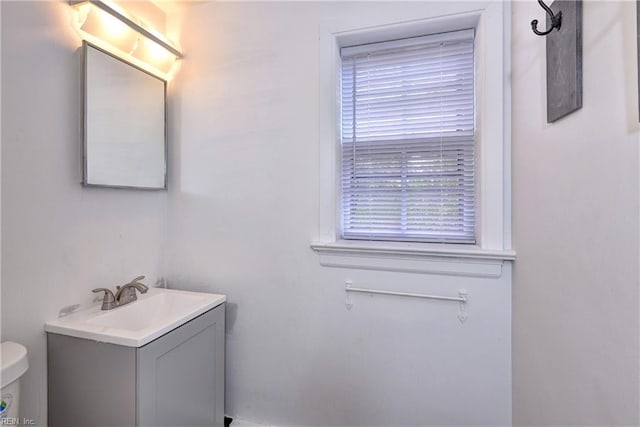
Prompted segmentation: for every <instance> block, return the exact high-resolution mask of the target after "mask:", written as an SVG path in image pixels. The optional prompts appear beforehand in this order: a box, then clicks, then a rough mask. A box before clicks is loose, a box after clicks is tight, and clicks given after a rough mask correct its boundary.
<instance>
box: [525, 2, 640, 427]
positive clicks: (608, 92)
mask: <svg viewBox="0 0 640 427" xmlns="http://www.w3.org/2000/svg"><path fill="white" fill-rule="evenodd" d="M542 16H543V12H542V11H541V9H540V8H539V7H538V5H537V3H536V2H533V1H529V2H515V3H514V4H513V20H512V22H513V46H512V54H513V208H514V211H513V224H514V233H513V235H514V247H515V249H516V251H517V253H518V259H517V261H516V263H515V267H514V291H513V293H514V298H513V345H514V359H513V360H514V372H513V382H514V391H513V400H514V402H513V403H514V405H513V407H514V423H516V424H520V425H585V424H590V425H638V423H639V422H640V420H639V418H638V402H639V396H638V385H639V377H638V366H639V362H638V361H639V360H640V355H639V354H638V346H639V342H638V340H639V336H640V330H639V317H638V316H639V315H638V313H639V307H638V297H639V295H638V273H639V272H638V259H639V258H638V257H639V251H638V231H639V230H638V222H639V213H640V212H639V209H638V192H639V185H638V178H639V177H638V144H639V143H640V138H639V134H638V129H639V126H638V89H637V66H636V58H637V56H636V22H635V17H636V12H635V2H630V1H623V2H610V1H606V2H604V1H603V2H592V1H589V2H585V3H584V27H583V29H584V45H583V47H584V68H583V69H584V107H583V108H582V110H580V111H578V112H576V113H574V114H572V115H570V116H568V117H566V118H563V119H561V120H560V121H558V122H556V123H554V124H547V123H546V110H545V108H546V107H545V105H546V95H545V93H546V92H545V74H546V72H545V67H546V65H545V42H544V40H543V39H542V38H540V37H537V36H534V35H533V34H532V33H531V31H530V27H529V21H530V20H531V19H533V18H536V17H537V18H538V19H541V18H542Z"/></svg>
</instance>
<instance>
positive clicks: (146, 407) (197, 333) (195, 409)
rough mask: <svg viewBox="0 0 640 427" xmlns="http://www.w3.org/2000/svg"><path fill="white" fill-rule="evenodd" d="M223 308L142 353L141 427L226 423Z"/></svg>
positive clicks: (139, 353) (139, 355) (139, 368)
mask: <svg viewBox="0 0 640 427" xmlns="http://www.w3.org/2000/svg"><path fill="white" fill-rule="evenodd" d="M224 308H225V305H224V304H223V305H221V306H218V307H216V308H214V309H212V310H210V311H208V312H206V313H204V314H202V315H201V316H199V317H196V318H195V319H193V320H192V321H190V322H188V323H186V324H184V325H183V326H181V327H179V328H178V329H175V330H174V331H172V332H169V333H168V334H166V335H164V336H162V337H160V338H158V339H157V340H155V341H152V342H150V343H149V344H147V345H145V346H144V347H141V348H139V349H138V351H137V362H136V363H137V371H138V375H137V379H138V384H137V388H138V390H137V391H138V393H137V395H138V401H137V424H138V425H139V426H149V427H152V426H154V427H155V426H173V427H175V426H185V427H186V426H214V425H216V426H218V425H220V426H222V425H223V424H224V333H225V331H224Z"/></svg>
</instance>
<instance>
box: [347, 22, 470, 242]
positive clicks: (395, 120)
mask: <svg viewBox="0 0 640 427" xmlns="http://www.w3.org/2000/svg"><path fill="white" fill-rule="evenodd" d="M474 54H475V52H474V30H473V29H467V30H460V31H452V32H445V33H439V34H434V35H428V36H422V37H411V38H407V39H402V40H394V41H388V42H380V43H370V44H364V45H357V46H349V47H343V48H342V49H341V50H340V58H341V69H340V72H341V76H340V96H341V99H340V101H341V114H340V116H341V121H340V139H341V182H340V189H341V209H340V220H341V238H343V239H345V240H372V241H376V240H380V241H405V242H432V243H468V244H474V243H476V231H475V230H476V191H475V185H476V183H475V175H476V173H475V154H476V153H475V151H476V150H475V145H476V144H475V140H476V130H475V129H476V126H475V63H474Z"/></svg>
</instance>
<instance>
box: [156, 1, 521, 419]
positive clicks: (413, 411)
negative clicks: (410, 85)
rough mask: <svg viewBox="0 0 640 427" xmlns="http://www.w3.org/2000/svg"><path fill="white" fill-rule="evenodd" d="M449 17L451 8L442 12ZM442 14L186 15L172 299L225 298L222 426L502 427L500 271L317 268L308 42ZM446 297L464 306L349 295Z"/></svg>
mask: <svg viewBox="0 0 640 427" xmlns="http://www.w3.org/2000/svg"><path fill="white" fill-rule="evenodd" d="M445 4H448V6H445ZM450 5H451V3H448V2H424V3H397V2H388V3H387V2H375V3H359V2H354V3H341V2H324V3H309V2H257V3H247V2H214V3H210V4H205V5H199V6H196V7H193V8H190V9H188V10H186V11H184V15H183V17H182V18H181V19H180V17H174V21H173V22H170V25H173V26H174V27H177V29H178V30H179V29H180V27H181V28H182V34H181V37H180V39H181V43H182V47H183V49H184V51H185V53H186V56H185V59H184V61H183V64H182V68H181V70H180V73H179V75H178V76H177V79H176V81H175V82H174V83H175V89H176V90H175V91H174V92H173V94H172V97H171V99H170V102H171V105H172V107H171V114H170V123H171V125H170V126H171V139H172V144H171V148H170V150H171V153H170V156H171V159H172V165H171V166H172V167H171V170H170V185H171V190H170V192H169V195H170V203H169V205H170V213H169V220H168V224H169V245H168V250H169V253H168V260H169V262H170V267H169V268H170V273H169V275H168V277H169V283H170V286H175V287H179V288H187V289H193V290H203V291H212V292H221V293H224V294H227V296H228V300H229V305H228V318H227V326H228V337H227V344H228V348H227V382H226V391H227V404H226V408H227V412H228V414H229V415H231V416H234V417H239V418H243V419H247V420H251V421H254V422H260V423H268V424H273V425H426V424H431V425H465V424H468V425H479V424H486V425H508V424H510V421H511V343H510V338H511V329H510V324H511V317H510V313H511V308H510V303H511V288H510V279H511V271H510V266H509V265H505V266H504V269H503V274H502V276H501V277H499V278H470V277H460V276H444V275H436V274H412V273H398V272H380V271H370V270H354V269H339V268H328V267H322V266H320V264H319V262H318V255H317V253H315V252H314V251H312V250H311V249H310V247H309V245H310V243H311V242H312V240H313V239H314V238H315V237H316V236H317V233H318V221H319V218H318V210H319V206H318V203H319V200H318V188H319V181H318V179H319V178H318V175H319V170H318V152H319V146H318V144H319V142H318V135H319V119H318V115H319V112H318V103H319V88H318V84H319V74H318V73H319V41H318V35H319V27H320V26H321V25H326V24H327V23H330V22H332V21H334V20H344V19H348V20H350V21H351V22H355V23H360V24H362V23H364V22H372V21H383V20H388V21H387V22H402V21H407V20H413V19H419V18H421V17H424V16H428V15H429V14H434V13H435V14H437V12H438V11H439V10H440V11H441V12H442V13H444V12H443V11H444V10H447V8H448V7H450ZM347 279H350V280H353V282H354V284H356V285H361V286H365V287H367V286H370V287H373V288H382V289H391V290H397V291H406V292H423V293H434V294H444V295H456V294H457V292H458V290H459V289H461V288H464V289H466V290H467V291H468V292H469V295H470V298H471V301H472V303H470V304H469V320H467V322H466V323H465V324H461V323H460V322H459V321H458V319H457V313H458V305H457V304H456V303H453V304H451V303H443V302H434V301H425V300H416V299H403V298H393V297H380V296H375V297H372V296H367V295H354V296H353V301H354V307H353V308H352V309H351V310H347V309H346V307H345V304H344V303H345V292H344V284H345V280H347Z"/></svg>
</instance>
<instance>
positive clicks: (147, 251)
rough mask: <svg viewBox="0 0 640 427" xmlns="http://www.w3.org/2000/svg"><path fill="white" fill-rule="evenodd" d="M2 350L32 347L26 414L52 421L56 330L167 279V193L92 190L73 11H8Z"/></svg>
mask: <svg viewBox="0 0 640 427" xmlns="http://www.w3.org/2000/svg"><path fill="white" fill-rule="evenodd" d="M0 3H1V7H2V340H3V341H4V340H14V341H17V342H20V343H22V344H24V345H26V347H27V350H28V352H29V362H30V365H31V366H30V369H29V372H28V373H27V375H26V376H25V378H24V380H25V381H24V389H23V401H22V405H23V407H22V415H23V416H25V417H27V418H35V419H36V421H37V422H38V423H44V422H45V421H46V353H45V351H46V348H45V334H44V330H43V328H44V322H45V321H46V320H48V319H52V318H55V317H56V316H57V315H58V310H59V309H60V308H62V307H64V306H67V305H70V304H74V303H80V304H86V303H89V302H90V301H91V300H92V299H93V294H92V293H91V289H92V288H95V287H102V286H108V287H113V286H114V285H116V284H118V283H122V282H124V281H126V280H129V279H131V278H132V277H135V276H136V275H138V274H146V275H147V283H150V284H153V283H154V282H155V280H156V278H157V277H158V276H159V275H160V274H161V272H162V266H163V259H162V252H161V248H162V247H163V246H164V230H165V227H166V224H165V221H166V209H165V207H166V204H165V203H166V198H167V194H166V193H164V192H143V191H127V190H111V189H95V188H92V189H88V188H83V187H82V186H81V185H80V182H81V179H82V172H81V171H82V169H81V149H80V147H81V138H80V82H81V75H80V57H79V55H78V53H77V52H76V49H77V48H78V47H79V46H80V39H79V38H77V36H76V35H75V33H73V31H72V29H71V26H70V15H69V6H68V4H66V2H63V1H56V2H24V1H23V2H8V1H2V2H0Z"/></svg>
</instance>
